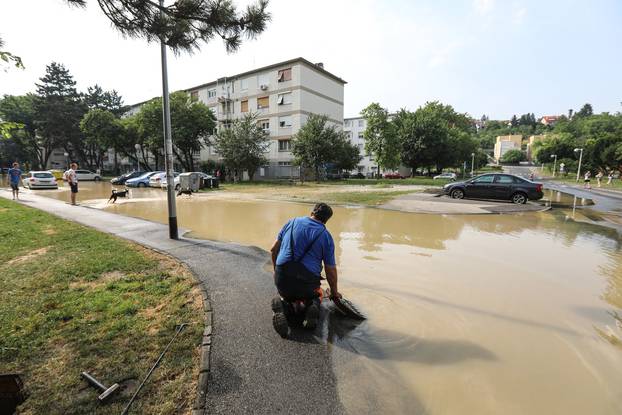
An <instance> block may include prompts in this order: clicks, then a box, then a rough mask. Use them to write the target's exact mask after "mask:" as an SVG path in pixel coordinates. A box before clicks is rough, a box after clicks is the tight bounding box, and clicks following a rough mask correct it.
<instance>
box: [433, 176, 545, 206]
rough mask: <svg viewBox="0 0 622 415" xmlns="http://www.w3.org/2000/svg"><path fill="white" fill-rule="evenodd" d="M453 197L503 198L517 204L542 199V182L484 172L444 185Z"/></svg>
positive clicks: (445, 190)
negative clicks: (468, 178) (462, 180)
mask: <svg viewBox="0 0 622 415" xmlns="http://www.w3.org/2000/svg"><path fill="white" fill-rule="evenodd" d="M443 193H444V194H446V195H448V196H449V197H451V198H452V199H464V198H471V199H502V200H510V201H512V202H513V203H516V204H522V203H527V201H528V200H538V199H542V196H543V195H542V184H541V183H534V182H532V181H531V180H527V179H523V178H522V177H518V176H514V175H511V174H483V175H481V176H477V177H474V178H472V179H470V180H466V181H464V182H456V183H449V184H446V185H445V186H443Z"/></svg>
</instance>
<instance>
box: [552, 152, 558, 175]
mask: <svg viewBox="0 0 622 415" xmlns="http://www.w3.org/2000/svg"><path fill="white" fill-rule="evenodd" d="M553 157H555V161H553V177H555V170H556V169H557V154H551V158H553Z"/></svg>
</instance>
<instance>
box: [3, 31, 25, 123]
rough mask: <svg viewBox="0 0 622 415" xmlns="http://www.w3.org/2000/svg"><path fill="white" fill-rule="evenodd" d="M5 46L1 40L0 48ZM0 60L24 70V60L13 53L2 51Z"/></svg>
mask: <svg viewBox="0 0 622 415" xmlns="http://www.w3.org/2000/svg"><path fill="white" fill-rule="evenodd" d="M3 46H4V41H3V40H2V38H0V48H2V47H3ZM0 59H1V60H3V61H4V62H5V63H6V64H7V65H10V64H11V63H12V64H13V65H14V66H15V67H16V68H18V69H24V63H23V62H22V58H20V57H19V56H15V55H13V54H12V53H11V52H7V51H6V50H0ZM5 70H6V69H5ZM0 125H1V124H0Z"/></svg>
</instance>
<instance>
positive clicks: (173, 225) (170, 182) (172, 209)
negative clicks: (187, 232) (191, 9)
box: [160, 0, 179, 239]
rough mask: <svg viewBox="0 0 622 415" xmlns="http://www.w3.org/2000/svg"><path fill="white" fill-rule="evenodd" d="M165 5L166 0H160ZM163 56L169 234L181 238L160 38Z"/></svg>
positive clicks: (164, 76)
mask: <svg viewBox="0 0 622 415" xmlns="http://www.w3.org/2000/svg"><path fill="white" fill-rule="evenodd" d="M160 7H164V0H160ZM160 54H161V57H162V117H163V121H164V163H165V167H166V200H167V203H168V234H169V238H171V239H179V234H178V231H177V208H176V206H175V177H174V176H173V137H172V134H171V107H170V102H169V96H168V69H167V65H166V43H164V39H163V38H160Z"/></svg>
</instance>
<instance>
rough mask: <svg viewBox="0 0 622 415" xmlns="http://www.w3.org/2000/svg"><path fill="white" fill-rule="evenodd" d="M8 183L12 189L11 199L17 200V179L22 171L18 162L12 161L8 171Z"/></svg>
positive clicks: (18, 179) (20, 176) (19, 178)
mask: <svg viewBox="0 0 622 415" xmlns="http://www.w3.org/2000/svg"><path fill="white" fill-rule="evenodd" d="M8 175H9V185H10V186H11V190H12V191H13V200H15V199H17V200H19V181H20V180H21V178H22V171H21V170H20V169H19V163H18V162H15V163H13V167H12V168H10V169H9V171H8Z"/></svg>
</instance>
